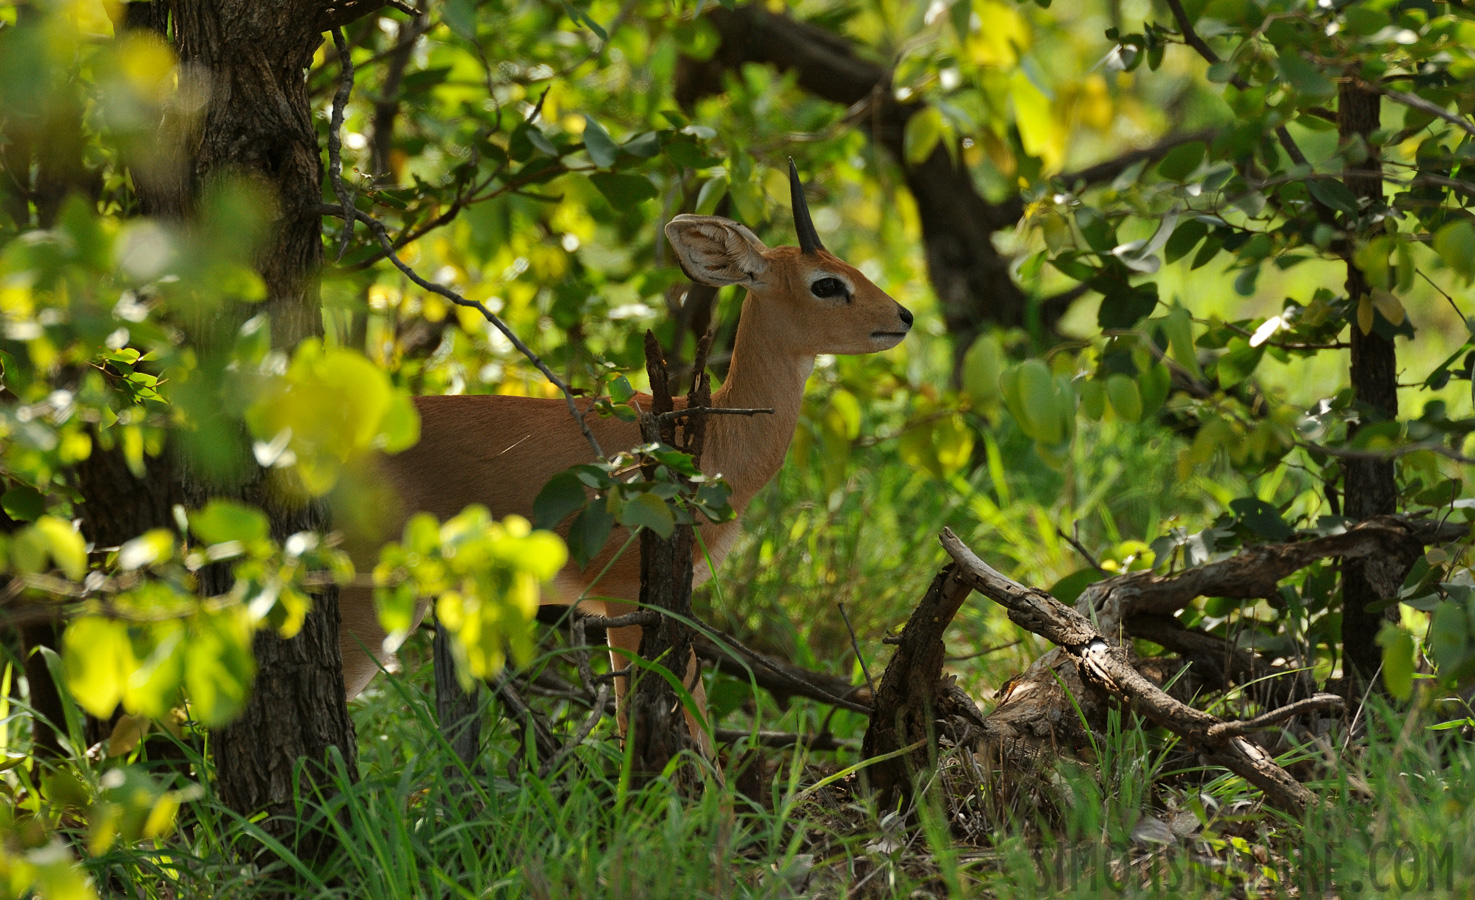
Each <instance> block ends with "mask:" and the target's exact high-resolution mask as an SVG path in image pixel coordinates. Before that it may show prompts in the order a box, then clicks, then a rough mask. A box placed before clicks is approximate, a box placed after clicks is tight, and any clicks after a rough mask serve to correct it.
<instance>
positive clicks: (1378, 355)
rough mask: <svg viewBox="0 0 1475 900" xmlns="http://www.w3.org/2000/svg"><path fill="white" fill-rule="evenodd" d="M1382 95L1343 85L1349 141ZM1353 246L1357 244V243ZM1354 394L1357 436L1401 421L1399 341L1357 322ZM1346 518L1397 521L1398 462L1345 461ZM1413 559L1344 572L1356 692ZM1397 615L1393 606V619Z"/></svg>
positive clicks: (1357, 275) (1364, 168)
mask: <svg viewBox="0 0 1475 900" xmlns="http://www.w3.org/2000/svg"><path fill="white" fill-rule="evenodd" d="M1378 105H1379V97H1378V95H1377V94H1375V93H1372V92H1370V91H1365V90H1362V89H1361V88H1359V87H1357V86H1356V85H1355V84H1354V83H1353V82H1351V81H1345V82H1343V84H1342V86H1341V89H1340V97H1339V104H1338V109H1337V126H1338V131H1339V132H1340V133H1341V137H1342V140H1343V141H1344V142H1347V141H1354V140H1366V138H1367V136H1368V135H1369V134H1371V133H1372V132H1373V131H1375V130H1376V129H1377V127H1378V118H1379V110H1378ZM1376 153H1377V150H1376V148H1372V147H1369V148H1368V158H1367V159H1366V160H1365V161H1364V162H1361V163H1357V164H1355V165H1351V166H1349V167H1348V170H1347V175H1346V178H1345V181H1346V184H1347V187H1348V188H1349V189H1350V190H1351V191H1352V193H1354V194H1356V195H1357V196H1358V197H1359V198H1360V199H1363V200H1368V201H1374V202H1377V201H1380V200H1381V199H1382V194H1383V183H1382V164H1381V162H1380V161H1379V160H1378V158H1377V155H1376ZM1350 243H1351V242H1350V241H1349V244H1350ZM1370 289H1371V287H1370V285H1368V283H1367V279H1366V278H1364V277H1363V274H1362V272H1361V271H1360V270H1358V268H1357V266H1356V265H1355V264H1354V263H1353V262H1352V259H1351V256H1350V255H1349V256H1348V259H1347V296H1348V298H1349V299H1350V300H1351V301H1352V307H1353V308H1354V309H1356V308H1357V304H1358V302H1359V301H1361V300H1362V299H1363V298H1365V297H1367V296H1368V294H1369V291H1370ZM1350 342H1351V345H1352V390H1353V395H1354V397H1355V399H1356V402H1357V404H1358V409H1359V414H1360V421H1359V422H1358V423H1356V424H1354V425H1353V426H1352V427H1351V428H1349V435H1348V436H1349V437H1351V436H1352V435H1355V434H1356V433H1357V431H1358V429H1359V428H1361V427H1362V426H1363V425H1365V424H1370V423H1373V422H1381V421H1387V420H1391V419H1394V418H1396V417H1397V416H1398V383H1397V375H1398V366H1397V357H1396V355H1395V353H1394V347H1393V341H1392V339H1391V338H1386V337H1383V336H1382V335H1380V334H1378V333H1377V331H1376V330H1369V331H1368V332H1367V333H1366V334H1364V333H1363V331H1362V328H1361V327H1360V326H1359V325H1358V324H1357V322H1356V321H1354V322H1353V323H1352V328H1351V337H1350ZM1342 466H1343V472H1344V473H1345V474H1344V480H1343V492H1344V495H1345V507H1344V510H1345V513H1346V515H1347V516H1348V517H1350V518H1353V519H1367V518H1371V517H1373V516H1381V515H1389V514H1391V513H1393V512H1395V511H1396V510H1397V508H1398V485H1397V482H1396V480H1395V477H1394V463H1393V460H1392V459H1391V458H1389V459H1376V458H1356V459H1347V460H1344V461H1343V463H1342ZM1405 562H1408V563H1410V564H1411V563H1412V560H1407V561H1405V560H1403V559H1395V560H1366V559H1349V560H1347V561H1346V562H1345V563H1344V564H1343V566H1342V653H1343V669H1344V671H1345V673H1346V674H1347V675H1348V676H1354V675H1355V676H1357V677H1356V678H1349V686H1350V687H1351V689H1353V690H1356V689H1357V688H1356V685H1355V682H1356V681H1357V680H1359V679H1361V680H1364V681H1366V680H1368V679H1371V678H1372V677H1373V675H1374V673H1376V672H1377V670H1378V666H1379V665H1380V664H1381V662H1382V655H1381V653H1380V652H1379V650H1378V645H1377V637H1378V631H1379V630H1380V629H1381V628H1382V624H1383V621H1384V620H1385V618H1386V615H1385V613H1383V612H1373V611H1371V610H1369V609H1368V607H1369V605H1370V604H1374V603H1377V602H1378V601H1380V600H1384V599H1387V598H1388V597H1389V596H1392V594H1393V592H1396V590H1397V588H1398V585H1400V584H1401V583H1402V581H1403V578H1404V575H1405V574H1406V573H1407V571H1408V568H1407V565H1405V564H1404V563H1405ZM1391 614H1393V608H1391V607H1390V608H1389V610H1387V615H1391Z"/></svg>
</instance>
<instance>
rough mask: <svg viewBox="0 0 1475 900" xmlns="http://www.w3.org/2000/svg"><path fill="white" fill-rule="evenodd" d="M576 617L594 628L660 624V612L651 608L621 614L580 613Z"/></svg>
mask: <svg viewBox="0 0 1475 900" xmlns="http://www.w3.org/2000/svg"><path fill="white" fill-rule="evenodd" d="M578 618H579V619H580V620H581V621H582V622H583V623H584V624H586V625H593V626H594V627H595V628H604V629H610V628H629V627H630V626H631V625H639V626H640V627H642V628H649V627H650V626H652V625H659V624H661V614H660V613H659V612H656V611H655V610H653V609H639V610H636V611H635V612H632V613H625V614H624V615H623V616H612V617H605V616H584V615H580V616H578Z"/></svg>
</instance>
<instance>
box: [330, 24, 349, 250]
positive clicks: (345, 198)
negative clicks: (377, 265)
mask: <svg viewBox="0 0 1475 900" xmlns="http://www.w3.org/2000/svg"><path fill="white" fill-rule="evenodd" d="M333 46H334V47H335V48H336V49H337V50H338V62H339V64H340V65H341V66H342V67H343V74H342V76H340V78H339V81H338V92H337V93H335V94H334V95H333V115H332V118H331V119H330V120H329V125H328V177H329V178H330V179H331V180H332V182H333V193H334V195H336V196H337V197H338V203H339V204H340V205H342V207H343V236H342V238H340V239H339V241H338V258H337V260H335V262H336V261H341V260H342V259H343V254H344V253H345V252H346V251H347V250H348V240H349V238H351V237H353V194H352V193H350V192H349V190H348V188H347V187H345V186H344V184H343V154H342V150H343V137H342V135H341V134H340V132H341V131H342V130H343V113H344V110H345V108H347V106H348V97H349V94H350V93H352V91H353V51H352V50H351V49H350V48H349V46H348V41H347V40H345V39H344V37H343V29H342V28H334V29H333Z"/></svg>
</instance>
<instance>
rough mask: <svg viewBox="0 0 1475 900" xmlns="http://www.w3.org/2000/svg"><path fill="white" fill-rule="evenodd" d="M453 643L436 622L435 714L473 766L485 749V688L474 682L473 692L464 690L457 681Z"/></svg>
mask: <svg viewBox="0 0 1475 900" xmlns="http://www.w3.org/2000/svg"><path fill="white" fill-rule="evenodd" d="M451 640H452V638H451V633H450V632H449V631H446V627H445V626H444V625H442V624H440V623H439V622H436V623H435V645H434V646H435V664H434V669H435V715H436V718H437V719H439V720H440V733H441V734H442V735H444V736H445V739H446V741H447V743H449V744H450V745H451V749H452V750H454V751H455V753H456V756H457V757H458V758H460V760H461V762H463V763H465V764H466V765H467V766H468V767H469V766H470V765H471V764H472V763H474V762H475V761H476V754H477V751H478V750H480V749H481V699H482V687H481V683H480V682H473V683H472V685H471V691H470V692H467V691H465V690H463V689H462V688H461V682H460V680H459V679H457V678H456V659H455V657H454V656H452V655H451Z"/></svg>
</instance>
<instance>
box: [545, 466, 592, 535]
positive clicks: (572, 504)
mask: <svg viewBox="0 0 1475 900" xmlns="http://www.w3.org/2000/svg"><path fill="white" fill-rule="evenodd" d="M587 502H588V495H587V494H586V493H585V492H584V484H583V482H581V481H580V480H579V476H577V475H575V474H574V473H573V472H559V473H558V474H557V475H554V476H553V477H552V478H550V479H549V480H548V483H547V484H545V485H543V489H542V490H541V491H539V492H538V496H537V498H536V499H534V500H533V525H534V527H536V528H555V527H557V526H558V525H559V524H561V523H562V522H563V520H564V519H566V518H568V517H569V516H570V515H572V514H573V513H575V512H576V511H578V510H580V509H583V508H584V505H585V504H586V503H587Z"/></svg>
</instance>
